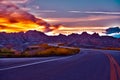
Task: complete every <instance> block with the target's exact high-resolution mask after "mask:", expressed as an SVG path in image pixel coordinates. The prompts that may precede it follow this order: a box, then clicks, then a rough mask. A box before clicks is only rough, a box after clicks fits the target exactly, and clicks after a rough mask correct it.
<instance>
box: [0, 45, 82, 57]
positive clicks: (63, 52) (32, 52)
mask: <svg viewBox="0 0 120 80" xmlns="http://www.w3.org/2000/svg"><path fill="white" fill-rule="evenodd" d="M79 52H80V49H79V48H75V47H65V46H63V45H58V46H52V45H48V44H40V45H32V46H29V47H28V48H26V50H24V51H23V52H19V51H17V50H14V49H12V48H1V49H0V57H45V56H68V55H74V54H77V53H79Z"/></svg>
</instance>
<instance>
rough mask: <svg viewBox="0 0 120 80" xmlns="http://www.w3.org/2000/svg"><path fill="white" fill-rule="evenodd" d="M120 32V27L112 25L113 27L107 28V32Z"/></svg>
mask: <svg viewBox="0 0 120 80" xmlns="http://www.w3.org/2000/svg"><path fill="white" fill-rule="evenodd" d="M119 32H120V28H119V27H112V28H108V29H106V34H113V33H119Z"/></svg>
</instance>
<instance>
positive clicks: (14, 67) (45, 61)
mask: <svg viewBox="0 0 120 80" xmlns="http://www.w3.org/2000/svg"><path fill="white" fill-rule="evenodd" d="M70 57H72V56H69V57H62V58H55V59H50V60H44V61H40V62H34V63H30V64H24V65H19V66H13V67H8V68H3V69H0V71H5V70H10V69H16V68H21V67H26V66H32V65H36V64H40V63H47V62H51V61H57V60H62V59H67V58H70Z"/></svg>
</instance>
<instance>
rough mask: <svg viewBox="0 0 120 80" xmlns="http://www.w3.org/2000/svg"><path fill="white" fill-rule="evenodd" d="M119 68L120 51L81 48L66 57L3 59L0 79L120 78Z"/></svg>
mask: <svg viewBox="0 0 120 80" xmlns="http://www.w3.org/2000/svg"><path fill="white" fill-rule="evenodd" d="M119 70H120V51H103V50H92V49H81V52H80V54H77V55H73V56H67V57H48V58H18V59H17V58H12V59H11V58H10V59H9V58H7V59H6V58H4V59H3V58H2V59H0V80H120V79H119V76H120V73H119ZM112 75H113V76H112Z"/></svg>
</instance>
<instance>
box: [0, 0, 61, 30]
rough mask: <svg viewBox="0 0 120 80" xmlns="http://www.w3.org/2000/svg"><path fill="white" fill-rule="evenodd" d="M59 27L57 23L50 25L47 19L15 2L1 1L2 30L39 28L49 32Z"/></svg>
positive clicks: (0, 27) (0, 23)
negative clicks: (20, 6)
mask: <svg viewBox="0 0 120 80" xmlns="http://www.w3.org/2000/svg"><path fill="white" fill-rule="evenodd" d="M3 1H4V0H3ZM14 1H17V0H14ZM23 1H26V0H23ZM58 28H59V27H58V26H56V25H55V26H54V25H50V24H48V23H47V22H46V21H44V20H42V19H39V18H36V17H35V16H34V15H32V14H30V13H28V12H26V11H24V10H22V9H21V8H19V7H18V6H16V5H15V4H4V3H0V31H6V32H19V31H28V30H38V31H42V32H49V31H52V30H54V29H58Z"/></svg>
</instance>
